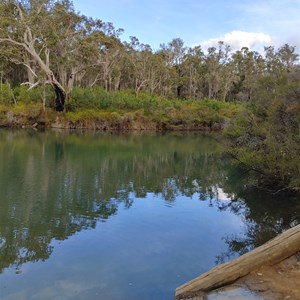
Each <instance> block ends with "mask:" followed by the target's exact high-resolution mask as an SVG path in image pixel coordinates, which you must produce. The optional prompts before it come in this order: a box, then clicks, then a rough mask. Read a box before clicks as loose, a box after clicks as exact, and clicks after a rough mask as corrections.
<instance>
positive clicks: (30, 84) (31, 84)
mask: <svg viewBox="0 0 300 300" xmlns="http://www.w3.org/2000/svg"><path fill="white" fill-rule="evenodd" d="M39 84H40V82H39V81H37V82H36V83H31V82H23V83H21V85H29V88H28V91H29V90H31V89H33V88H34V87H36V86H37V85H39Z"/></svg>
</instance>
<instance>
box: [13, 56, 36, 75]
mask: <svg viewBox="0 0 300 300" xmlns="http://www.w3.org/2000/svg"><path fill="white" fill-rule="evenodd" d="M9 60H10V61H11V62H13V63H15V64H16V65H23V66H25V67H26V68H27V69H28V70H29V71H30V72H31V73H32V75H33V76H34V77H36V78H37V77H38V76H37V75H36V73H35V72H34V71H33V70H32V68H31V67H30V65H28V64H27V63H25V62H23V61H18V60H16V59H14V58H9Z"/></svg>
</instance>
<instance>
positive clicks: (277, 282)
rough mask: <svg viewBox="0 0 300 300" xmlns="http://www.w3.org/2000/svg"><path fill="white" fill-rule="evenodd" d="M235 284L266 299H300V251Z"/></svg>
mask: <svg viewBox="0 0 300 300" xmlns="http://www.w3.org/2000/svg"><path fill="white" fill-rule="evenodd" d="M235 284H237V285H241V286H246V287H247V288H248V289H249V290H251V291H253V292H254V293H256V294H257V295H258V296H260V297H261V298H262V299H265V300H284V299H290V300H300V252H298V253H297V254H296V255H294V256H292V257H290V258H288V259H285V260H283V261H282V262H280V263H279V264H277V265H274V266H271V267H262V268H261V269H259V270H257V271H255V272H252V273H250V274H249V275H247V276H245V277H243V278H240V279H239V280H238V281H237V282H236V283H235Z"/></svg>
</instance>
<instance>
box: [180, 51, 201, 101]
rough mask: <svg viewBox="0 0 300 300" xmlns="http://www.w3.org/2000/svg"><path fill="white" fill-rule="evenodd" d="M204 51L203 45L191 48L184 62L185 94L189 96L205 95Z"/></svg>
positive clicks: (182, 67)
mask: <svg viewBox="0 0 300 300" xmlns="http://www.w3.org/2000/svg"><path fill="white" fill-rule="evenodd" d="M203 64H204V53H203V51H202V49H201V46H195V47H193V48H189V49H188V51H187V54H186V55H185V58H184V61H183V62H182V65H181V69H182V72H183V74H184V77H185V78H186V85H185V94H186V97H187V98H190V99H192V98H194V99H195V98H202V97H203V84H204V74H203Z"/></svg>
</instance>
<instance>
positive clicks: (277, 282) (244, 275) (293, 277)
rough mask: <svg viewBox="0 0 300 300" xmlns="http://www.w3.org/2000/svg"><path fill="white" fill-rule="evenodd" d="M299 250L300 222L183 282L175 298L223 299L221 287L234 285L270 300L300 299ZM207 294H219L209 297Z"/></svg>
mask: <svg viewBox="0 0 300 300" xmlns="http://www.w3.org/2000/svg"><path fill="white" fill-rule="evenodd" d="M299 252H300V225H297V226H295V227H293V228H291V229H289V230H287V231H285V232H284V233H282V234H280V235H279V236H277V237H276V238H274V239H272V240H270V241H269V242H267V243H266V244H264V245H262V246H260V247H258V248H256V249H254V250H252V251H250V252H248V253H246V254H244V255H242V256H240V257H239V258H236V259H234V260H232V261H230V262H227V263H225V264H222V265H219V266H217V267H215V268H213V269H212V270H210V271H208V272H206V273H204V274H202V275H200V276H199V277H197V278H195V279H193V280H191V281H189V282H187V283H186V284H184V285H181V286H180V287H178V288H177V289H176V292H175V296H176V297H175V299H176V300H185V299H199V300H200V299H221V298H218V297H217V296H218V292H219V291H220V288H222V290H223V289H225V290H226V289H228V288H232V287H235V288H236V287H244V288H247V289H248V290H250V291H252V292H254V293H255V294H256V295H258V296H260V297H262V299H267V300H268V299H273V300H276V299H300V289H299V282H300V260H299ZM216 289H217V290H216ZM208 295H215V296H216V297H215V298H210V297H208V298H207V296H208ZM236 296H238V295H236ZM222 299H223V298H222ZM244 299H248V298H247V297H246V298H244ZM249 299H250V298H249ZM257 299H260V298H257Z"/></svg>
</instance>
